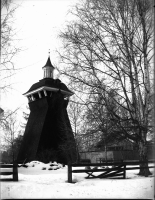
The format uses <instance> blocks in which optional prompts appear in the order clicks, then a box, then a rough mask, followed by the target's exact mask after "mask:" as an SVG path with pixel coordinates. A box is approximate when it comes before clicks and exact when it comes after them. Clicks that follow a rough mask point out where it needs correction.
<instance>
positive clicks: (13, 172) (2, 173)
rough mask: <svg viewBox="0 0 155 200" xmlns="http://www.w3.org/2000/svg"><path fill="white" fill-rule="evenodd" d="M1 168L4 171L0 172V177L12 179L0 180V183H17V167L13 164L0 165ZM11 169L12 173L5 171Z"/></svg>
mask: <svg viewBox="0 0 155 200" xmlns="http://www.w3.org/2000/svg"><path fill="white" fill-rule="evenodd" d="M1 168H3V169H5V171H0V175H3V176H8V175H12V178H2V177H1V178H0V181H18V165H17V164H16V163H14V164H0V169H1ZM10 168H12V171H11V172H10V171H7V170H6V169H10Z"/></svg>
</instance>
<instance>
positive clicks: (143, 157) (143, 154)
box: [138, 141, 152, 177]
mask: <svg viewBox="0 0 155 200" xmlns="http://www.w3.org/2000/svg"><path fill="white" fill-rule="evenodd" d="M138 145H139V158H140V162H145V163H141V164H140V167H145V168H141V169H140V171H139V173H138V175H141V176H145V177H147V176H148V175H151V174H152V173H151V172H150V170H149V168H148V156H147V146H146V142H145V141H140V142H139V144H138Z"/></svg>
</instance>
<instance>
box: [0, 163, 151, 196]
mask: <svg viewBox="0 0 155 200" xmlns="http://www.w3.org/2000/svg"><path fill="white" fill-rule="evenodd" d="M26 165H27V166H28V167H27V168H25V167H19V168H18V173H19V175H18V176H19V181H18V182H11V181H10V182H1V199H7V198H9V199H10V198H17V199H18V198H20V199H22V198H104V199H105V198H115V199H117V198H118V199H122V198H131V199H132V198H134V199H139V198H140V199H146V198H151V199H154V169H153V168H151V172H153V175H152V176H150V177H140V176H138V175H136V174H137V173H138V170H131V171H127V178H126V179H114V178H113V179H112V178H111V179H108V178H106V179H85V177H86V176H87V175H86V174H84V173H80V174H73V181H74V182H76V183H68V182H67V166H65V167H63V166H62V165H61V164H57V163H48V164H44V163H41V162H37V161H33V162H30V163H27V164H26ZM8 170H9V169H8ZM9 177H10V176H8V178H9Z"/></svg>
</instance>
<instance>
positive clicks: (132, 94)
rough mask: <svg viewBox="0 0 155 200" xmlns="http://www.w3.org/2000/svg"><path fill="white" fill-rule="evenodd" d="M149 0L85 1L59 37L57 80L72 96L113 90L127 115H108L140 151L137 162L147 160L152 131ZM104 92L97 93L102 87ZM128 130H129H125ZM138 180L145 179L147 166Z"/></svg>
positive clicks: (151, 30) (150, 16)
mask: <svg viewBox="0 0 155 200" xmlns="http://www.w3.org/2000/svg"><path fill="white" fill-rule="evenodd" d="M151 3H152V1H150V0H149V1H148V0H131V1H128V0H113V1H111V0H105V1H102V0H86V1H85V2H84V3H82V4H81V5H77V6H76V8H75V11H74V12H73V14H74V15H75V16H76V17H77V21H75V20H74V21H73V23H70V24H69V25H68V26H67V27H66V31H64V32H62V33H61V34H60V37H61V38H62V39H63V44H64V52H62V53H60V56H61V59H62V62H63V65H64V64H66V65H65V68H64V70H62V71H61V72H62V74H64V75H66V76H67V77H69V79H70V83H71V84H72V83H74V86H75V87H74V90H75V91H78V92H80V91H81V92H82V93H87V92H88V91H90V88H100V90H103V92H107V93H108V91H109V89H114V90H116V91H117V95H118V96H119V98H118V99H119V100H117V99H114V101H115V103H116V104H117V105H118V106H119V107H120V108H122V109H123V110H125V111H126V115H125V116H122V115H120V113H119V112H113V111H112V110H110V109H109V107H108V105H107V109H108V110H109V112H110V113H111V116H112V120H113V121H115V123H116V124H117V127H118V128H119V129H120V130H121V134H124V136H125V137H126V138H128V139H130V140H132V141H134V142H135V143H136V144H137V145H138V147H139V158H140V161H146V162H147V160H148V157H147V146H146V143H147V141H146V137H147V134H148V132H149V129H150V128H151V127H150V126H149V120H148V118H149V114H150V111H151V109H152V107H151V104H150V101H151V95H152V86H153V79H152V77H153V73H152V67H153V66H152V63H151V62H152V57H153V50H152V49H153V42H152V41H153V19H152V16H153V13H152V11H153V10H152V8H153V7H152V5H151ZM103 79H104V84H105V85H106V90H105V88H104V87H102V81H101V80H103ZM125 124H128V125H129V126H130V127H129V126H124V125H125ZM141 166H143V167H146V168H144V169H140V172H139V174H140V175H145V176H147V175H148V174H150V172H149V169H148V168H147V166H148V165H147V164H142V165H141Z"/></svg>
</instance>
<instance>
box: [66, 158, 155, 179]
mask: <svg viewBox="0 0 155 200" xmlns="http://www.w3.org/2000/svg"><path fill="white" fill-rule="evenodd" d="M144 163H155V162H154V161H153V160H152V161H148V162H139V161H126V162H108V163H107V162H105V163H85V164H82V163H77V164H68V182H69V183H72V173H86V174H87V175H88V176H87V177H86V178H107V177H118V176H119V177H120V176H122V178H124V179H125V178H126V170H134V169H145V168H155V166H146V167H145V166H144V167H140V166H138V167H127V166H133V165H140V164H144ZM106 166H112V168H105V167H106ZM72 167H85V169H77V170H75V169H72ZM90 167H94V168H90ZM98 167H104V168H101V169H98ZM94 172H101V174H100V175H94V174H93V173H94ZM102 172H103V173H102Z"/></svg>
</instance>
